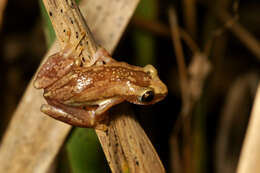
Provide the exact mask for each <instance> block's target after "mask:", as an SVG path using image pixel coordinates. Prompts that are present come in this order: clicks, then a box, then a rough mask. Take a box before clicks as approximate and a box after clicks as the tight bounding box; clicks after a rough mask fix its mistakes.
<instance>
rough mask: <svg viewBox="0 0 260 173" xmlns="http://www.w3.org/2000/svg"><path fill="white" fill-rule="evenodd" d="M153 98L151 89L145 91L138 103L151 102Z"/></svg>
mask: <svg viewBox="0 0 260 173" xmlns="http://www.w3.org/2000/svg"><path fill="white" fill-rule="evenodd" d="M153 98H154V92H153V90H152V89H147V90H146V91H144V93H143V95H142V96H141V97H140V98H139V99H140V100H139V101H140V102H145V103H147V102H151V101H152V100H153Z"/></svg>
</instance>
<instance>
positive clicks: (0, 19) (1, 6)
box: [0, 0, 8, 28]
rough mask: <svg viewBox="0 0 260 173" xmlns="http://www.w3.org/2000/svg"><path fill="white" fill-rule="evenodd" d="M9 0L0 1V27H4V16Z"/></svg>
mask: <svg viewBox="0 0 260 173" xmlns="http://www.w3.org/2000/svg"><path fill="white" fill-rule="evenodd" d="M7 2H8V0H1V1H0V28H2V24H3V18H4V11H5V7H6V4H7Z"/></svg>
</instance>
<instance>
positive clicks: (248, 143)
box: [237, 85, 260, 173]
mask: <svg viewBox="0 0 260 173" xmlns="http://www.w3.org/2000/svg"><path fill="white" fill-rule="evenodd" d="M259 115H260V85H258V89H257V94H256V97H255V101H254V106H253V109H252V113H251V115H250V120H249V124H248V129H247V132H246V137H245V140H244V144H243V148H242V152H241V155H240V158H239V163H238V168H237V173H247V172H252V173H253V172H259V171H260V164H259V163H260V148H259V145H260V136H259V127H260V116H259Z"/></svg>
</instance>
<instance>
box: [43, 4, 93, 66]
mask: <svg viewBox="0 0 260 173" xmlns="http://www.w3.org/2000/svg"><path fill="white" fill-rule="evenodd" d="M43 2H44V5H45V8H46V10H47V11H48V14H49V17H50V19H51V21H52V25H53V26H54V30H55V32H56V36H57V38H58V40H59V43H60V45H61V46H62V48H64V47H65V46H67V45H68V44H71V45H72V47H73V48H75V49H76V50H77V51H78V52H79V56H80V57H81V58H83V57H84V59H85V60H86V61H91V59H93V56H94V54H95V53H96V51H97V44H96V43H95V41H94V37H93V36H92V34H91V32H90V29H89V27H88V26H87V24H86V22H85V20H84V18H83V16H82V14H81V13H80V11H79V8H78V6H77V4H76V3H75V1H74V0H67V1H64V0H43ZM87 64H88V63H87Z"/></svg>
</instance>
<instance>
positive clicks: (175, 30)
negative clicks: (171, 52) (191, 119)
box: [169, 8, 188, 102]
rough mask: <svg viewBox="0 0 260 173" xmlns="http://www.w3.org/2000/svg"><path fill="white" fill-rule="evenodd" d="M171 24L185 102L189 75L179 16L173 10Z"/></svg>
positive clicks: (170, 12) (170, 17) (170, 16)
mask: <svg viewBox="0 0 260 173" xmlns="http://www.w3.org/2000/svg"><path fill="white" fill-rule="evenodd" d="M169 22H170V25H171V28H172V40H173V45H174V49H175V53H176V59H177V63H178V70H179V75H180V84H181V94H182V101H183V102H185V100H186V99H187V98H186V87H187V86H188V85H187V84H188V78H187V77H188V74H187V68H186V65H185V59H184V54H183V50H182V44H181V40H180V34H179V27H178V21H177V16H176V14H175V11H174V9H173V8H170V9H169Z"/></svg>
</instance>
